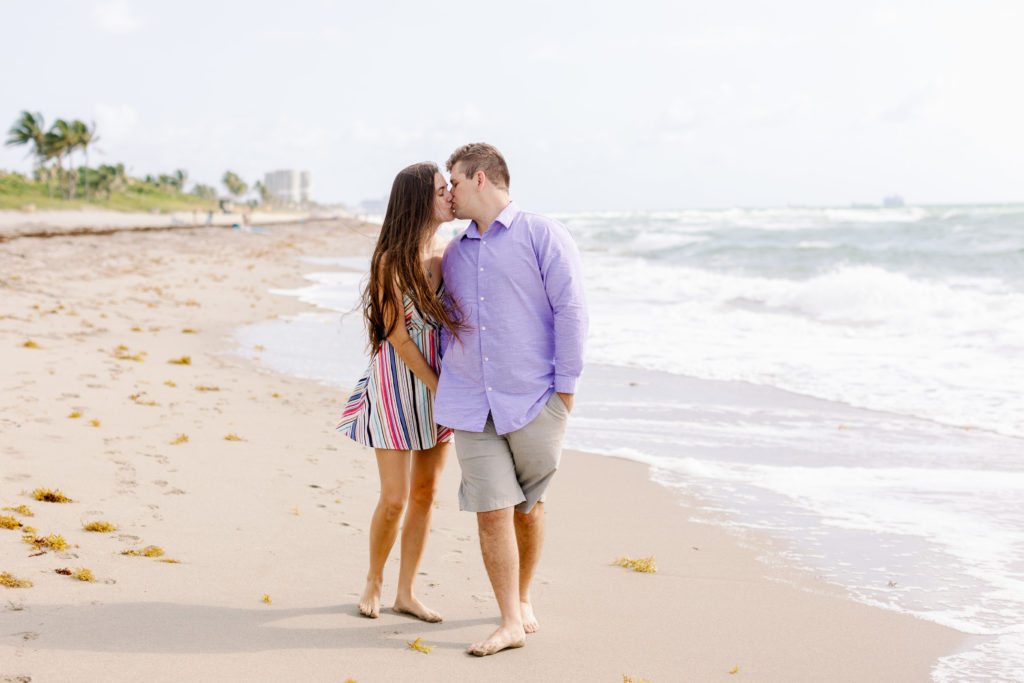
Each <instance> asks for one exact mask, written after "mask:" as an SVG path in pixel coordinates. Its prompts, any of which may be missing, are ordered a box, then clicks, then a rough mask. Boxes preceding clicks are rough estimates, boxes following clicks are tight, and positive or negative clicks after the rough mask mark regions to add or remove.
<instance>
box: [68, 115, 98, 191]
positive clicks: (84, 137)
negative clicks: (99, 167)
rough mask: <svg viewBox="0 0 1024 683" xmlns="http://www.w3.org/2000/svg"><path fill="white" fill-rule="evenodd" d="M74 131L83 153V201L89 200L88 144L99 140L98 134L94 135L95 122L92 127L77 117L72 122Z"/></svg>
mask: <svg viewBox="0 0 1024 683" xmlns="http://www.w3.org/2000/svg"><path fill="white" fill-rule="evenodd" d="M72 125H73V126H74V128H75V131H76V132H77V133H78V146H79V147H81V148H82V154H84V155H85V178H84V179H83V182H84V183H85V201H89V145H91V144H93V143H94V142H98V141H99V139H100V138H99V136H98V135H96V122H95V121H93V122H92V128H90V127H89V126H87V125H85V124H84V123H82V122H81V121H79V120H78V119H75V122H74V123H73V124H72Z"/></svg>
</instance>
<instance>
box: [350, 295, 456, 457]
mask: <svg viewBox="0 0 1024 683" xmlns="http://www.w3.org/2000/svg"><path fill="white" fill-rule="evenodd" d="M438 295H439V296H441V295H443V286H442V287H441V288H439V289H438ZM402 303H403V305H404V306H405V327H406V329H407V330H408V331H409V336H410V337H411V338H412V340H413V342H414V343H415V344H416V347H417V348H418V349H419V350H420V352H421V353H422V354H423V357H424V358H426V360H427V363H429V364H430V367H431V368H433V369H434V371H435V372H440V368H441V332H440V326H439V325H437V324H436V323H434V322H433V321H432V320H428V319H426V318H424V317H423V316H422V315H421V314H420V312H419V310H418V309H417V308H416V306H415V305H414V304H413V302H412V299H410V298H409V295H406V296H405V297H404V298H403V302H402ZM338 431H339V432H341V433H343V434H345V435H346V436H348V437H349V438H351V439H352V440H354V441H356V442H358V443H361V444H363V445H364V446H371V447H373V448H391V449H396V450H417V451H419V450H426V449H428V448H433V447H434V446H435V445H437V443H438V442H440V441H450V440H451V438H452V430H450V429H448V428H447V427H441V426H438V425H437V424H435V423H434V397H433V396H432V395H431V393H430V389H428V388H427V385H426V384H424V383H423V382H421V381H420V380H419V379H418V378H417V377H416V375H415V374H413V372H412V370H410V369H409V367H408V366H407V365H406V364H405V361H403V360H402V358H401V356H399V355H398V353H397V352H396V351H395V347H393V346H392V345H391V343H390V342H388V341H385V342H384V343H383V344H382V345H381V347H380V350H378V351H377V353H375V354H374V355H373V358H371V359H370V365H369V367H367V369H366V372H365V373H363V376H362V377H360V379H359V381H358V382H357V383H356V386H355V389H353V390H352V395H351V396H350V397H349V399H348V401H347V402H346V404H345V409H344V411H343V412H342V414H341V422H340V423H339V424H338Z"/></svg>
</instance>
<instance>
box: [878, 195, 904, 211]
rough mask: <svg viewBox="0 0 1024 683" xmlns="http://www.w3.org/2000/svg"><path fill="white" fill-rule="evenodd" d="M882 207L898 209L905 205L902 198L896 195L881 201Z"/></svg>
mask: <svg viewBox="0 0 1024 683" xmlns="http://www.w3.org/2000/svg"><path fill="white" fill-rule="evenodd" d="M882 206H884V207H885V208H887V209H898V208H900V207H901V206H905V204H904V202H903V197H901V196H899V195H898V194H891V195H889V196H888V197H885V198H884V199H882Z"/></svg>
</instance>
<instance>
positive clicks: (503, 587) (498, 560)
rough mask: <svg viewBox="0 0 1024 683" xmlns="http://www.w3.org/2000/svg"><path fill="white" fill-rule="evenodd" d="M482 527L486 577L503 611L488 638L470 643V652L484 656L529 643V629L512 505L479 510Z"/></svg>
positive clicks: (481, 545) (481, 547) (478, 517)
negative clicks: (521, 603) (522, 598)
mask: <svg viewBox="0 0 1024 683" xmlns="http://www.w3.org/2000/svg"><path fill="white" fill-rule="evenodd" d="M476 519H477V525H478V526H479V528H480V552H481V553H482V554H483V557H484V567H486V569H487V577H488V578H489V579H490V580H491V587H492V588H493V589H494V596H495V597H496V598H497V599H498V609H499V610H501V626H499V627H498V630H497V631H495V632H494V633H492V634H491V635H490V636H488V638H487V639H486V640H482V641H480V642H479V643H473V644H472V645H470V646H469V650H468V652H469V654H471V655H477V656H480V657H483V656H484V655H493V654H494V653H495V652H500V651H501V650H504V649H506V648H510V647H522V646H523V645H526V631H525V630H523V618H522V615H521V614H520V611H519V551H518V548H517V547H516V536H515V531H514V523H513V522H512V508H511V507H507V508H502V509H501V510H491V511H489V512H478V513H476Z"/></svg>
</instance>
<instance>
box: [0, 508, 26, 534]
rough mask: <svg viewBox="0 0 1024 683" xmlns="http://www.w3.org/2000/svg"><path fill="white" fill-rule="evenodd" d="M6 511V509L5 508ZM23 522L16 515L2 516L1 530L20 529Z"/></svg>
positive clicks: (0, 520)
mask: <svg viewBox="0 0 1024 683" xmlns="http://www.w3.org/2000/svg"><path fill="white" fill-rule="evenodd" d="M4 509H6V508H4ZM19 528H21V522H20V521H18V518H17V517H15V516H14V515H0V529H19Z"/></svg>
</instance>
